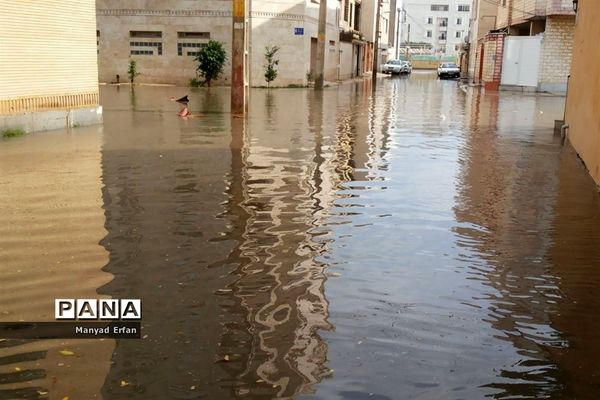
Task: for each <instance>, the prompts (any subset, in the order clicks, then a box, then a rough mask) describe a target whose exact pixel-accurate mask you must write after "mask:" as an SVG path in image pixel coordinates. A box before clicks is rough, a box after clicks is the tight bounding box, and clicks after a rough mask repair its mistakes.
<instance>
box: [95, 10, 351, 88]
mask: <svg viewBox="0 0 600 400" xmlns="http://www.w3.org/2000/svg"><path fill="white" fill-rule="evenodd" d="M231 11H232V2H231V0H225V1H223V0H205V1H201V2H196V1H194V2H192V1H189V0H164V1H160V2H157V1H153V0H132V1H130V2H127V5H126V6H124V5H123V2H122V1H120V0H98V1H97V19H98V58H99V73H100V81H101V82H114V81H116V80H117V75H119V79H120V80H121V81H122V80H124V77H125V76H126V71H127V66H128V63H129V60H130V59H135V60H136V61H137V65H138V68H139V71H140V72H141V75H140V76H139V77H138V78H137V80H138V81H139V82H145V83H174V84H182V85H186V84H188V82H189V81H190V79H192V78H195V77H196V76H197V70H196V68H197V62H195V61H194V57H195V56H196V55H197V53H198V51H199V50H200V49H201V48H202V47H203V46H205V44H206V43H207V42H208V41H209V40H211V39H212V40H218V41H220V42H222V43H223V44H224V46H225V49H226V50H227V53H228V64H227V65H226V67H225V71H224V74H223V76H222V78H221V80H220V82H221V83H225V84H227V83H229V82H230V72H231V65H230V64H229V61H230V59H231V54H230V53H231V34H232V23H231V15H232V14H231ZM318 15H319V2H318V0H281V1H277V2H273V1H266V0H253V1H252V2H251V4H249V5H248V40H249V54H248V55H249V74H248V75H249V80H250V82H249V83H250V85H252V86H261V85H265V84H266V82H265V79H264V65H265V47H266V46H279V47H280V50H279V52H278V53H277V58H278V59H279V60H280V62H279V65H278V70H279V75H278V77H277V79H276V80H275V81H274V82H273V84H274V85H276V86H285V85H289V84H306V83H307V80H308V78H309V77H310V75H311V72H314V68H315V62H316V46H317V36H318ZM338 15H339V11H338V9H337V4H335V3H334V2H329V3H328V13H327V22H328V23H327V34H326V36H327V37H326V51H325V79H326V80H335V79H336V78H337V75H338V74H337V71H338V68H337V66H338V62H339V57H338V47H339V39H340V38H339V26H338V22H337V21H338V19H337V17H338ZM313 75H314V74H313Z"/></svg>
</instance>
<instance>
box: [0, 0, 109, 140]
mask: <svg viewBox="0 0 600 400" xmlns="http://www.w3.org/2000/svg"><path fill="white" fill-rule="evenodd" d="M95 31H96V14H95V8H94V1H93V0H61V1H57V0H54V1H44V2H40V1H35V0H22V1H2V2H0V60H2V62H0V130H4V129H9V128H18V129H22V130H24V131H27V132H31V131H38V130H47V129H56V128H61V127H64V126H74V125H86V124H92V123H98V122H100V121H101V120H102V112H101V108H100V107H99V106H98V79H97V77H98V68H97V60H96V38H95V34H94V33H95Z"/></svg>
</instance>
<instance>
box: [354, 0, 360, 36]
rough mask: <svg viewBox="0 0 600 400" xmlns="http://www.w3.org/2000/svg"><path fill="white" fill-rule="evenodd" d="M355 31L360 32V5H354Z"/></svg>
mask: <svg viewBox="0 0 600 400" xmlns="http://www.w3.org/2000/svg"><path fill="white" fill-rule="evenodd" d="M354 30H355V31H360V4H355V5H354Z"/></svg>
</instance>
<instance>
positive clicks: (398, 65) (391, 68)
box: [381, 60, 402, 75]
mask: <svg viewBox="0 0 600 400" xmlns="http://www.w3.org/2000/svg"><path fill="white" fill-rule="evenodd" d="M381 72H383V73H384V74H392V75H393V74H400V73H402V61H400V60H388V61H387V62H386V63H385V64H383V65H382V66H381Z"/></svg>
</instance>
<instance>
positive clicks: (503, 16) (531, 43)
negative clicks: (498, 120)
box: [469, 0, 575, 92]
mask: <svg viewBox="0 0 600 400" xmlns="http://www.w3.org/2000/svg"><path fill="white" fill-rule="evenodd" d="M473 5H474V7H477V11H475V12H474V14H475V15H479V16H481V18H477V19H476V20H473V25H472V32H473V34H472V36H471V42H470V57H472V58H474V59H470V60H469V71H470V74H469V78H471V79H472V80H473V81H475V82H478V83H481V84H482V85H484V86H485V87H486V88H488V89H492V90H497V89H499V88H500V89H518V90H531V91H536V90H537V91H550V92H564V91H566V88H567V77H568V75H569V68H570V63H571V56H572V43H573V33H574V26H575V14H574V12H573V1H572V0H501V1H500V2H499V3H498V4H497V5H496V6H494V7H492V8H491V7H490V4H489V2H488V1H481V0H475V1H474V3H473ZM494 9H495V10H494ZM493 16H495V20H496V22H495V26H494V29H492V30H489V31H488V32H485V29H488V28H489V21H487V20H485V22H482V21H484V20H483V19H482V18H485V17H487V18H488V19H491V18H492V17H493ZM476 23H477V24H483V26H481V25H476ZM481 28H483V29H481ZM475 32H477V37H476V36H475ZM499 43H501V45H498V44H499Z"/></svg>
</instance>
